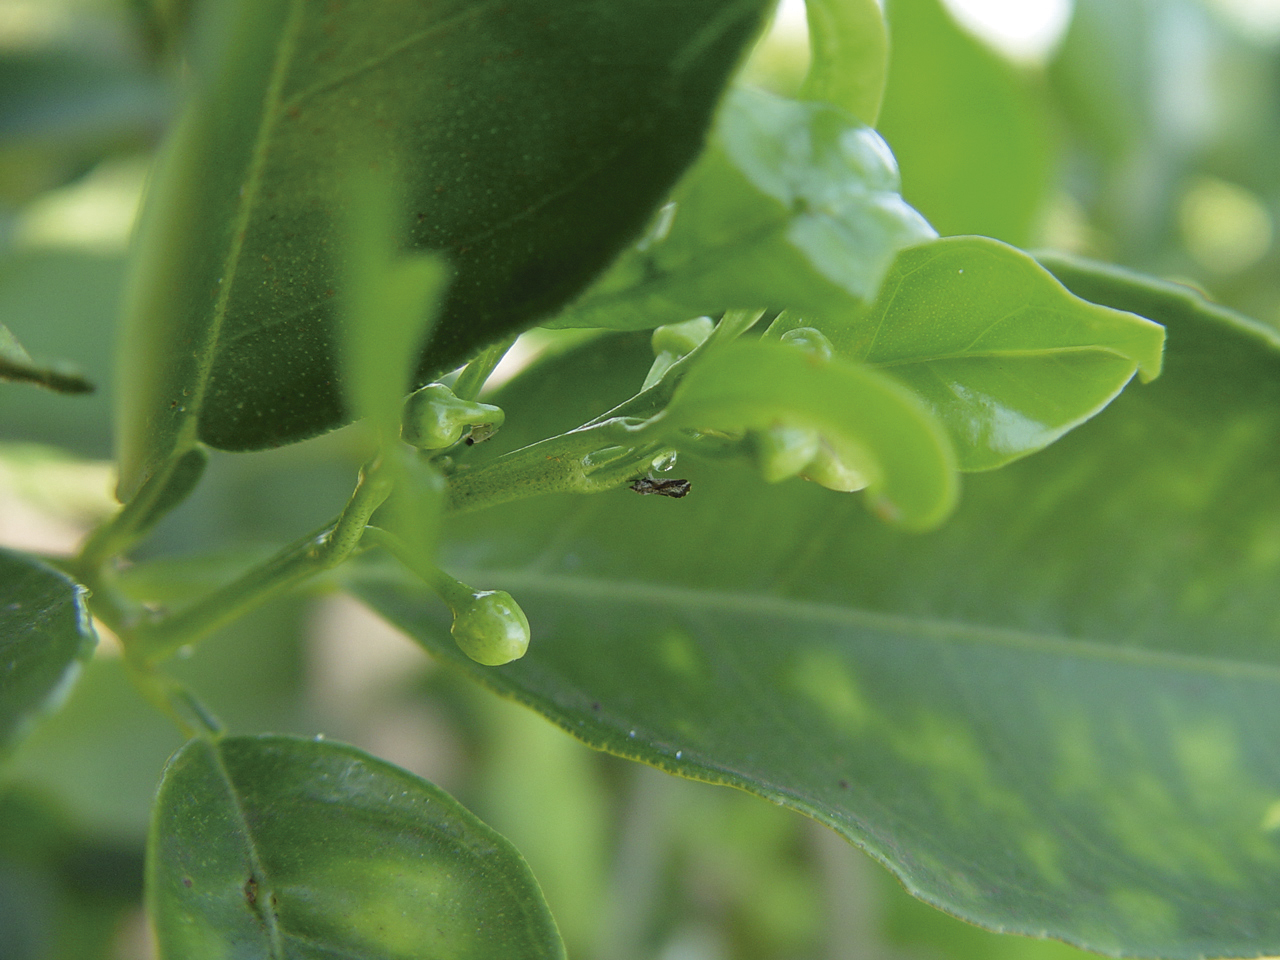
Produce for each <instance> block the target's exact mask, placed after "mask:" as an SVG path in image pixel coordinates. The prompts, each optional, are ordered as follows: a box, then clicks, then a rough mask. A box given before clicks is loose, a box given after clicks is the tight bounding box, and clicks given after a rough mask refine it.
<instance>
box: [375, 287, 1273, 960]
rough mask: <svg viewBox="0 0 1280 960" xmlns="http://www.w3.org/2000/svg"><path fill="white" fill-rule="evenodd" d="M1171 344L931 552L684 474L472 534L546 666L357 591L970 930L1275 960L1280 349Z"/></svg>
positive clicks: (410, 599)
mask: <svg viewBox="0 0 1280 960" xmlns="http://www.w3.org/2000/svg"><path fill="white" fill-rule="evenodd" d="M1161 319H1165V320H1167V322H1168V331H1169V332H1168V337H1169V341H1168V343H1169V345H1168V350H1167V353H1166V357H1165V369H1164V373H1163V374H1162V375H1161V377H1160V378H1159V379H1158V380H1156V381H1155V382H1154V383H1152V384H1151V385H1150V386H1147V387H1144V388H1142V389H1140V390H1130V391H1126V392H1125V393H1124V394H1122V395H1121V396H1120V397H1119V398H1118V399H1117V400H1116V401H1115V403H1113V404H1112V406H1111V407H1110V408H1109V409H1108V410H1107V411H1105V412H1104V413H1103V414H1102V415H1100V416H1098V417H1097V418H1095V419H1094V420H1092V421H1090V422H1089V423H1088V424H1085V425H1084V426H1083V427H1081V428H1080V429H1078V430H1076V431H1073V432H1072V433H1071V434H1069V435H1068V436H1066V437H1064V438H1063V439H1062V440H1061V441H1059V442H1058V443H1056V444H1054V445H1053V446H1052V447H1050V448H1049V449H1047V450H1045V451H1043V452H1042V453H1040V454H1038V455H1037V456H1034V457H1029V458H1026V459H1025V460H1021V461H1019V462H1017V463H1014V464H1011V465H1010V466H1008V467H1006V468H1004V469H1002V470H998V471H993V472H989V473H983V474H977V475H974V476H971V477H968V478H966V484H965V491H964V496H963V498H962V500H961V504H960V507H959V509H958V510H957V512H956V514H955V515H954V516H953V518H952V519H951V520H950V521H949V522H948V524H947V525H946V526H944V527H943V528H941V529H940V530H938V531H935V532H933V533H930V534H928V535H925V536H919V535H910V534H905V533H903V532H902V531H899V530H896V529H894V528H892V527H889V526H887V525H884V524H881V523H878V522H876V521H875V520H874V519H873V518H870V517H868V516H867V515H866V514H865V513H864V512H863V511H862V510H860V509H859V508H858V507H857V505H856V504H855V503H853V502H852V501H851V500H850V499H849V498H842V497H840V496H839V495H837V494H832V493H829V492H827V491H823V490H820V489H815V488H813V487H812V486H810V485H806V484H795V483H791V484H781V485H777V486H768V485H765V484H763V483H761V482H760V481H759V480H757V479H755V478H754V477H753V476H752V475H750V474H749V473H747V472H746V471H742V472H733V471H731V470H727V469H726V468H725V467H723V466H720V465H710V466H699V465H698V464H696V463H694V462H692V461H690V462H687V463H686V462H684V461H683V460H682V462H681V465H680V471H681V474H682V475H685V476H688V477H689V478H691V479H692V480H693V482H694V486H695V494H696V495H694V496H690V497H687V498H685V499H684V500H680V501H670V502H655V501H657V500H658V498H640V497H635V496H634V495H632V494H630V493H628V492H627V491H625V490H623V491H618V492H615V493H610V494H602V495H599V496H595V497H592V498H590V499H585V500H584V499H581V498H579V499H573V498H549V499H544V500H541V501H536V502H530V503H528V504H525V505H520V504H511V505H507V506H504V507H501V508H497V509H494V510H493V511H491V512H489V513H487V514H485V513H474V514H470V515H467V516H465V517H459V518H457V520H456V521H455V524H456V525H455V527H454V529H453V530H452V537H451V542H452V544H453V545H452V547H451V550H450V562H451V566H450V569H451V570H454V572H456V573H457V575H459V576H463V577H466V578H467V581H468V582H469V583H477V584H480V585H493V586H500V587H501V588H502V589H506V590H509V591H511V593H512V594H513V595H515V596H517V597H519V599H520V602H521V604H522V606H523V607H524V609H525V611H526V612H527V614H528V617H529V621H530V624H531V625H532V630H533V638H532V642H531V644H530V647H529V652H528V654H527V655H526V657H525V658H524V659H523V660H521V661H519V662H518V663H514V664H511V665H508V666H505V667H500V668H497V669H494V670H483V671H482V670H479V669H476V668H473V667H470V666H469V665H468V664H466V663H465V662H464V661H462V658H461V657H460V656H459V655H458V654H457V653H456V651H454V650H453V649H452V642H451V640H450V639H449V636H448V632H447V626H448V624H447V621H446V619H445V618H444V617H442V616H441V615H440V613H439V611H438V610H437V609H436V605H434V604H433V603H432V601H431V600H430V598H428V597H424V596H423V595H422V592H421V590H420V588H415V587H413V586H412V585H410V584H408V583H407V582H406V581H403V580H399V579H398V577H399V575H398V574H396V573H395V572H394V571H393V570H391V569H390V568H383V569H378V568H365V569H364V570H363V571H353V574H354V573H357V572H359V573H360V575H361V578H362V579H361V581H360V582H359V583H358V584H357V587H356V589H357V590H358V593H359V594H360V595H361V596H362V597H364V598H365V599H366V600H367V601H368V602H370V603H372V604H373V605H374V606H375V608H377V609H379V610H381V611H382V612H383V613H384V614H386V615H387V616H388V617H390V618H391V619H392V620H393V621H394V622H396V623H398V624H400V625H401V626H403V627H404V628H405V629H406V630H408V631H409V632H410V633H412V634H413V635H414V636H416V637H418V638H419V639H420V640H422V642H423V643H424V644H425V645H427V646H428V647H429V648H430V649H431V650H432V651H433V652H434V653H435V654H436V655H437V656H439V657H441V658H443V659H446V660H451V661H454V662H457V663H459V664H460V665H461V666H462V668H463V669H467V670H469V671H471V673H472V675H473V676H476V677H477V678H478V679H479V680H480V681H481V682H483V683H485V684H487V685H489V686H491V687H493V688H495V689H497V690H499V691H500V692H502V693H505V694H507V695H510V696H513V697H516V698H517V699H520V700H522V701H524V702H525V703H528V704H530V705H532V706H533V707H534V708H536V709H538V710H540V711H542V712H543V713H545V714H546V715H548V716H549V717H551V718H552V719H553V720H555V721H556V722H557V723H559V724H561V725H562V726H564V727H565V728H566V729H568V730H569V731H571V732H573V733H574V734H575V735H577V736H579V737H581V738H582V739H584V740H586V741H587V742H588V743H591V744H594V745H596V746H599V747H602V748H605V749H607V750H609V751H611V752H614V753H618V754H621V755H624V756H629V757H634V758H637V759H640V760H643V761H645V762H648V763H652V764H655V765H658V766H661V767H663V768H665V769H669V770H672V771H675V772H678V773H680V774H682V775H685V776H690V777H695V778H699V779H706V780H712V781H717V782H724V783H730V784H733V785H736V786H739V787H742V788H744V789H746V790H749V791H751V792H754V793H757V794H759V795H761V796H764V797H767V798H769V799H771V800H774V801H776V802H779V803H783V804H786V805H788V806H791V807H793V808H795V809H797V810H800V811H802V812H805V813H807V814H809V815H811V816H814V817H816V818H817V819H819V820H821V821H823V822H824V823H827V824H829V825H831V826H832V827H834V828H835V829H836V830H838V831H839V832H840V833H842V834H843V835H844V836H846V837H848V838H849V839H851V840H853V841H854V842H856V843H858V844H859V845H861V846H863V847H864V848H865V849H866V850H867V851H868V852H869V853H871V854H872V855H873V856H874V857H876V858H877V859H880V860H881V861H883V862H884V863H886V864H887V865H888V866H890V867H891V868H892V869H893V870H894V871H895V872H896V873H897V874H898V875H899V877H900V878H901V879H902V880H903V882H904V883H905V884H906V886H907V887H908V889H910V890H911V891H912V892H914V893H915V894H916V895H917V896H919V897H921V898H922V899H924V900H926V901H928V902H930V903H933V904H935V905H938V906H941V907H943V908H944V909H946V910H947V911H949V912H951V913H954V914H956V915H958V916H960V917H963V918H965V919H968V920H971V921H974V922H976V923H979V924H981V925H984V926H988V927H991V928H994V929H997V930H1004V931H1009V932H1018V933H1025V934H1030V935H1034V936H1051V937H1056V938H1061V939H1064V940H1067V941H1069V942H1072V943H1076V944H1079V945H1082V946H1085V947H1087V948H1089V949H1093V950H1097V951H1101V952H1106V953H1113V954H1124V955H1129V956H1146V957H1165V958H1198V957H1205V956H1214V957H1218V956H1255V955H1258V954H1263V953H1275V952H1277V951H1280V916H1278V915H1277V913H1276V910H1275V892H1276V883H1277V880H1276V878H1277V876H1278V875H1280V873H1278V871H1280V831H1278V829H1277V825H1278V824H1280V762H1278V761H1277V754H1276V751H1275V740H1276V737H1277V735H1280V642H1277V641H1280V636H1277V626H1276V625H1277V623H1280V592H1277V590H1276V589H1275V584H1276V582H1277V576H1280V548H1278V547H1277V536H1280V469H1278V467H1280V463H1278V462H1277V448H1276V444H1275V436H1276V435H1277V431H1280V338H1277V337H1276V336H1275V335H1274V334H1271V335H1265V334H1263V333H1260V332H1259V331H1258V330H1257V329H1256V328H1249V327H1244V326H1241V325H1236V324H1231V323H1227V322H1224V321H1223V320H1222V319H1221V318H1218V317H1216V316H1213V315H1210V314H1209V313H1206V312H1203V311H1201V312H1194V311H1185V312H1183V313H1182V314H1179V315H1169V316H1167V317H1162V318H1161ZM624 348H625V349H626V350H630V349H633V348H631V347H629V346H628V345H627V344H626V343H625V342H622V343H620V344H618V343H610V342H602V343H600V344H598V345H597V346H595V347H593V348H589V350H588V354H590V355H591V356H594V361H592V360H591V359H590V357H584V358H583V359H582V362H581V365H580V366H579V365H578V358H574V357H570V358H565V359H562V360H560V361H557V362H555V363H553V364H551V365H550V366H548V367H547V368H545V369H544V370H542V371H539V372H537V374H532V373H531V374H530V375H529V376H528V377H527V382H528V383H529V385H528V386H520V385H518V384H517V385H515V386H513V387H512V388H511V389H509V391H508V392H507V394H506V395H503V396H501V397H500V398H499V399H500V401H501V402H503V403H504V405H505V406H506V408H507V409H508V412H509V415H510V419H509V423H510V424H511V425H512V427H511V429H512V430H513V431H516V430H519V429H520V428H519V426H518V425H519V424H520V423H522V422H523V419H524V417H523V416H522V411H523V410H525V409H526V405H525V399H526V398H530V399H532V398H535V397H538V396H539V390H538V388H537V386H536V380H537V378H538V376H544V377H549V378H551V379H552V381H555V380H557V378H558V379H559V382H563V378H565V377H567V376H571V375H572V374H571V373H570V371H573V370H575V369H579V370H590V369H598V368H599V360H600V354H599V353H598V351H605V350H611V351H614V352H613V353H612V357H613V362H612V365H613V366H614V367H615V368H616V369H617V370H618V372H617V373H616V374H614V375H609V374H607V373H606V374H605V375H604V376H603V377H602V379H601V383H602V384H608V383H612V382H613V381H614V377H616V378H617V379H619V380H622V381H624V382H625V381H626V380H630V381H631V382H634V380H635V378H636V377H637V370H639V371H641V372H642V371H643V362H644V361H643V358H640V359H639V360H638V362H636V363H635V365H634V366H632V365H631V364H630V363H626V362H623V361H624V360H625V359H626V358H627V357H628V356H630V354H629V353H627V352H625V351H624V352H618V351H620V350H623V349H624ZM592 351H596V353H592ZM609 368H610V365H605V366H604V369H605V370H606V371H607V370H609ZM580 389H581V390H582V391H583V392H584V393H601V394H607V393H608V392H609V390H608V389H606V388H605V387H604V386H595V385H592V384H588V383H582V384H581V386H580ZM529 409H530V410H531V412H530V417H531V418H532V419H533V420H534V421H535V422H536V426H537V428H538V429H542V428H543V427H545V426H546V425H547V421H548V420H549V419H550V414H547V413H538V412H536V411H534V410H533V409H532V408H529ZM571 413H573V414H574V415H577V414H578V413H579V411H576V410H574V411H571ZM519 439H520V438H518V437H512V438H509V442H518V441H519Z"/></svg>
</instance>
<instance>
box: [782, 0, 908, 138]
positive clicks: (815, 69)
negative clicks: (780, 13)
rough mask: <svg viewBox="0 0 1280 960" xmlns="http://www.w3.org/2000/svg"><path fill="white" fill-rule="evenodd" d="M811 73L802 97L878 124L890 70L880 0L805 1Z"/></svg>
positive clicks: (887, 37)
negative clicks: (833, 106)
mask: <svg viewBox="0 0 1280 960" xmlns="http://www.w3.org/2000/svg"><path fill="white" fill-rule="evenodd" d="M804 6H805V14H806V17H807V19H808V22H809V48H810V51H811V53H810V61H809V73H808V75H807V76H806V77H805V78H804V85H803V87H802V88H801V90H800V96H801V97H803V98H804V99H806V100H823V101H825V102H827V103H832V104H835V105H836V106H837V107H842V108H844V109H845V110H848V111H849V112H850V113H852V114H853V115H854V116H855V117H857V118H858V119H859V120H861V121H862V122H863V123H866V124H871V125H874V124H875V122H876V118H877V117H878V116H879V115H880V101H881V100H883V99H884V85H885V79H886V77H887V74H888V69H889V34H888V30H887V29H886V28H885V22H884V11H883V10H882V9H881V8H880V3H879V0H806V2H805V5H804Z"/></svg>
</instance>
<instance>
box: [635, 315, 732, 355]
mask: <svg viewBox="0 0 1280 960" xmlns="http://www.w3.org/2000/svg"><path fill="white" fill-rule="evenodd" d="M715 328H716V325H715V323H713V322H712V320H711V318H710V317H696V318H694V319H693V320H685V321H684V322H683V323H668V324H667V325H666V326H662V327H657V328H656V329H655V330H654V331H653V338H652V340H651V342H652V344H653V352H654V354H655V355H659V356H660V355H661V354H664V353H670V354H673V355H674V359H679V358H680V357H683V356H684V355H685V354H687V353H692V352H693V351H694V350H695V349H696V348H698V347H700V346H702V344H703V342H704V341H705V340H706V339H707V337H709V336H711V331H712V330H714V329H715Z"/></svg>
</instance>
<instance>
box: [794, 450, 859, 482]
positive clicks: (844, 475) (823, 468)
mask: <svg viewBox="0 0 1280 960" xmlns="http://www.w3.org/2000/svg"><path fill="white" fill-rule="evenodd" d="M801 476H802V477H804V478H805V479H806V480H812V481H813V482H814V483H816V484H818V485H820V486H823V487H826V488H827V489H828V490H838V491H840V492H841V493H852V492H853V491H855V490H862V489H864V488H865V487H866V486H867V478H866V477H865V476H864V475H863V474H862V472H861V471H859V470H857V469H855V468H854V467H852V466H851V465H849V464H848V463H846V462H844V461H843V460H841V459H840V458H839V457H838V456H836V454H835V451H833V450H832V449H831V447H829V446H828V445H827V444H826V443H820V444H819V446H818V453H817V455H816V456H815V457H814V458H813V459H812V460H810V461H809V462H808V463H807V464H806V465H805V467H804V470H803V472H802V473H801Z"/></svg>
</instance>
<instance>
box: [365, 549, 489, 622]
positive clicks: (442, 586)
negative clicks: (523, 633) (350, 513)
mask: <svg viewBox="0 0 1280 960" xmlns="http://www.w3.org/2000/svg"><path fill="white" fill-rule="evenodd" d="M364 536H365V542H367V543H370V544H372V545H374V546H378V547H382V548H383V549H384V550H386V551H387V552H388V553H389V554H391V555H392V556H393V557H395V558H396V559H397V560H398V561H400V563H401V564H402V565H403V566H404V567H405V568H406V569H407V570H409V572H410V573H413V574H414V575H415V576H417V577H418V578H420V579H421V580H423V581H424V582H425V583H426V584H427V586H429V587H430V588H431V590H432V592H433V593H435V594H436V595H437V596H438V597H439V598H440V599H441V600H443V601H444V602H445V605H446V606H447V607H448V608H449V609H450V611H452V612H453V614H454V616H457V614H458V611H459V610H460V609H462V608H464V607H466V606H467V605H468V604H469V603H471V601H472V600H473V599H474V598H475V595H476V591H475V590H474V589H472V588H471V587H469V586H467V585H466V584H465V583H463V582H462V581H461V580H455V579H454V578H453V577H451V576H449V574H447V573H445V572H444V571H443V570H441V569H440V568H439V567H437V566H436V565H435V564H425V563H423V562H422V559H421V557H420V555H419V552H418V551H416V550H413V549H411V548H410V547H409V545H408V544H406V543H405V542H404V541H403V540H401V539H400V538H399V537H397V536H396V535H395V534H394V533H391V532H390V531H388V530H383V529H382V528H381V527H366V528H365V531H364Z"/></svg>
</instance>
